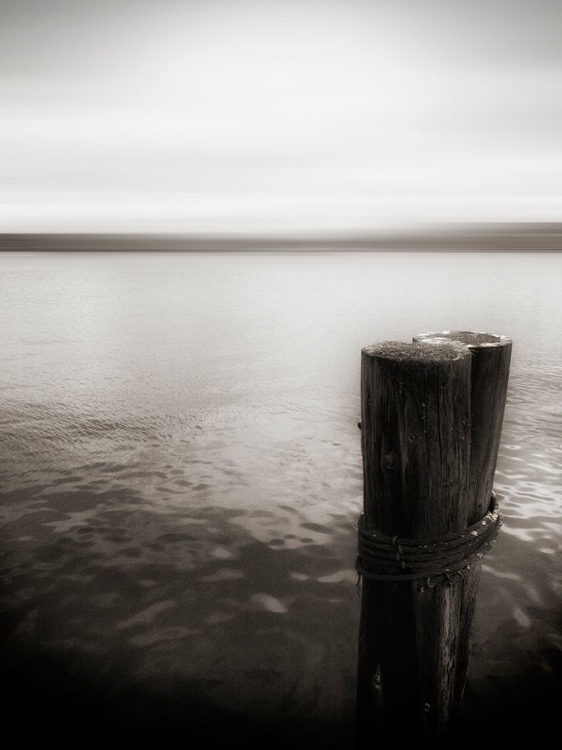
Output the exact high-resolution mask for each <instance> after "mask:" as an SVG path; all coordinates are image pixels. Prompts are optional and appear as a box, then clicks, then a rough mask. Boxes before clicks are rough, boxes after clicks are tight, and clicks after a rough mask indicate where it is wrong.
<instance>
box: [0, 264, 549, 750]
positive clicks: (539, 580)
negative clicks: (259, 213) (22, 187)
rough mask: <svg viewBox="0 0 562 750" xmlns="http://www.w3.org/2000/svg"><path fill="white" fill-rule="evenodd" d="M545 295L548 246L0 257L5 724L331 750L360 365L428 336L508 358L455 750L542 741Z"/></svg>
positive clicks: (358, 480)
mask: <svg viewBox="0 0 562 750" xmlns="http://www.w3.org/2000/svg"><path fill="white" fill-rule="evenodd" d="M561 290H562V254H537V255H533V254H513V255H510V254H506V253H503V254H493V253H490V254H477V255H471V254H462V253H457V254H452V255H447V254H443V253H439V254H431V253H421V254H416V253H399V254H391V253H373V254H369V253H351V254H345V253H327V254H321V253H317V254H307V253H303V254H296V253H287V254H283V253H275V254H263V255H258V254H243V253H236V254H227V253H224V254H223V253H217V254H188V255H180V254H168V255H158V254H156V253H155V254H138V255H135V254H115V255H107V254H100V255H96V254H83V255H75V254H64V255H62V254H61V255H53V254H48V255H31V254H30V255H25V254H20V255H16V254H12V255H8V254H5V255H1V256H0V361H1V369H0V456H1V461H0V488H1V496H2V527H1V555H2V589H1V605H2V632H3V645H2V656H3V662H4V670H3V683H4V687H7V688H8V700H7V703H6V704H5V719H4V720H3V722H4V730H5V732H6V733H7V732H8V731H9V729H10V727H11V728H13V729H14V730H15V731H16V732H17V737H18V743H21V744H24V743H25V741H26V740H32V741H34V742H37V741H41V742H43V741H51V740H52V741H55V742H56V743H57V746H59V747H61V746H62V747H80V746H84V745H88V744H90V743H92V744H95V745H100V744H107V743H111V742H113V741H118V742H120V743H123V742H124V743H127V742H131V743H138V742H140V741H141V740H146V741H147V744H150V745H152V746H159V747H176V746H178V747H179V746H182V747H184V746H186V745H189V741H190V740H193V741H194V742H195V746H202V745H203V744H204V743H205V742H207V741H211V740H215V741H216V740H218V741H222V742H226V741H228V742H235V741H238V740H239V741H241V742H243V743H245V745H246V746H254V745H255V746H256V747H257V746H258V745H259V746H260V747H261V746H264V745H266V746H271V745H272V744H276V743H277V742H278V741H279V742H282V743H285V744H287V745H288V744H291V745H292V746H295V747H300V746H303V747H304V746H307V747H310V746H315V747H341V748H346V747H351V746H352V740H353V713H354V699H355V695H354V693H355V669H356V663H355V661H356V641H357V630H358V615H359V598H358V595H357V591H356V587H355V584H356V574H355V572H354V569H353V566H354V560H355V547H356V538H355V535H356V532H355V529H354V527H353V523H354V521H355V520H356V518H357V516H358V514H359V513H360V510H361V493H362V470H361V455H360V445H359V431H358V430H357V426H356V425H357V420H358V417H359V411H360V401H359V398H360V397H359V364H360V349H361V347H362V346H366V345H368V344H371V343H374V342H376V341H381V340H385V339H401V340H406V341H407V340H410V338H411V336H412V335H413V334H415V333H418V332H422V331H427V330H441V329H445V328H447V329H470V330H481V331H488V332H490V333H501V334H505V335H508V336H510V337H512V338H513V340H514V353H513V362H512V375H511V380H510V393H509V403H508V405H507V410H506V417H505V423H504V431H503V441H502V448H501V454H500V458H499V464H498V470H497V474H496V490H497V491H498V494H499V496H500V499H501V504H502V509H503V513H504V519H505V525H504V528H503V530H502V533H501V535H500V539H499V541H498V543H497V545H496V546H495V547H494V549H493V551H492V552H491V553H490V554H489V555H488V556H487V557H486V558H485V560H484V567H483V576H482V581H481V585H480V590H479V597H478V609H477V616H476V623H475V633H474V649H473V656H472V660H471V666H470V672H469V682H468V687H467V694H466V699H465V710H464V716H463V727H462V733H461V735H460V737H459V747H460V746H461V745H462V744H463V743H464V742H466V743H467V744H468V745H472V743H474V742H478V745H479V747H480V748H482V747H486V742H487V740H488V738H490V736H491V735H492V733H493V732H495V733H496V734H498V736H499V737H500V738H501V739H502V740H509V741H511V740H515V739H518V738H520V736H521V732H522V731H523V730H531V731H532V732H533V735H534V737H535V738H536V739H540V738H541V737H542V735H543V734H545V733H546V730H547V729H548V728H549V727H551V726H556V719H557V713H558V710H559V707H560V705H561V703H560V701H561V697H562V692H561V673H562V655H561V650H562V628H561V609H562V608H561V601H562V597H561V593H562V582H561V576H560V573H561V567H562V566H561V563H560V549H561V542H562V499H561V492H560V486H561V478H562V396H561V383H562V301H561V299H562V297H561ZM545 736H546V734H545ZM264 738H265V739H264ZM490 746H492V745H491V744H490ZM493 746H494V747H497V744H494V745H493Z"/></svg>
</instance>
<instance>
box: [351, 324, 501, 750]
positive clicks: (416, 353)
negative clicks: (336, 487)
mask: <svg viewBox="0 0 562 750" xmlns="http://www.w3.org/2000/svg"><path fill="white" fill-rule="evenodd" d="M416 338H418V337H416ZM420 338H421V339H423V343H421V342H418V341H415V342H414V343H412V344H402V343H397V342H386V343H383V344H377V345H375V346H371V347H367V348H365V349H363V351H362V385H361V389H362V420H361V421H362V437H361V442H362V453H363V472H364V509H363V510H364V515H363V527H364V529H365V530H366V531H367V532H370V533H377V534H378V535H385V536H386V537H387V538H392V540H393V542H396V540H397V539H396V538H398V539H400V538H402V539H404V538H406V539H412V540H427V539H435V538H438V539H442V538H443V537H444V536H445V535H447V534H451V533H452V532H463V531H464V530H465V529H466V528H467V526H468V525H470V524H471V523H472V522H473V520H474V517H475V515H477V516H478V513H479V512H480V509H481V508H483V512H482V513H481V515H480V516H478V518H477V520H479V519H480V518H481V517H482V516H483V515H484V514H485V513H486V511H487V510H488V505H489V502H490V494H491V481H493V467H495V456H494V457H492V458H491V459H490V458H489V456H488V455H487V454H486V450H485V449H484V447H482V449H481V450H480V451H479V452H478V451H477V452H475V454H474V455H475V456H476V455H479V456H480V458H479V459H478V461H476V459H475V458H474V460H473V462H472V463H471V453H470V447H471V440H472V442H474V434H473V431H472V428H471V411H474V412H475V413H476V411H477V410H476V405H477V404H478V405H479V409H480V411H478V414H481V413H486V412H487V408H480V407H485V405H486V404H489V403H492V402H493V398H492V399H491V400H490V398H488V397H482V398H477V396H476V392H477V391H478V390H479V389H480V387H482V386H483V384H484V381H486V382H487V383H490V382H491V381H495V380H498V379H499V380H501V379H502V378H501V377H499V376H496V375H492V373H491V370H490V369H489V367H488V366H486V367H484V366H483V361H480V360H478V359H476V358H475V357H474V355H473V352H474V348H473V347H474V346H475V345H478V346H481V345H484V344H487V343H492V342H490V341H489V340H486V341H484V340H472V341H470V342H467V341H465V340H461V341H456V340H455V339H454V337H451V338H449V339H447V337H446V336H442V335H434V336H433V337H432V336H429V335H427V334H422V335H420ZM496 338H497V337H496ZM430 339H431V340H430ZM436 339H439V340H436ZM430 343H431V344H432V345H431V346H429V345H428V344H430ZM467 343H469V344H470V345H471V348H469V347H468V346H467ZM493 343H496V342H495V341H494V342H493ZM502 343H503V342H502ZM506 346H507V343H506ZM486 348H489V349H492V348H498V347H485V346H484V349H486ZM506 351H507V350H506ZM485 356H486V361H488V357H487V355H485ZM493 358H494V357H493V355H491V356H490V361H491V359H493ZM499 360H500V361H501V366H500V367H499V370H500V371H501V372H503V371H504V370H505V367H504V365H505V357H499ZM494 361H495V364H494V365H493V366H492V365H491V367H492V370H494V371H495V370H496V369H498V364H497V359H494ZM475 363H476V364H475ZM508 364H509V358H507V365H508ZM478 384H479V385H478ZM501 390H502V388H501V387H500V386H499V385H498V386H497V387H494V393H495V394H496V396H495V397H496V398H499V396H498V394H499V393H500V391H501ZM504 400H505V392H504ZM496 407H497V409H499V410H500V411H501V415H500V416H499V417H498V415H496V416H495V417H494V420H492V421H493V422H494V424H495V425H497V426H498V429H500V430H501V416H503V404H500V403H497V404H496ZM475 421H476V422H483V421H484V420H483V418H480V417H478V416H476V417H475ZM489 421H490V417H488V422H489ZM494 445H496V443H494V440H491V441H488V448H489V450H492V451H493V449H494ZM497 445H499V435H498V436H497ZM496 454H497V446H496ZM478 462H479V464H478ZM477 464H478V465H480V466H481V467H482V466H484V465H486V467H487V469H488V471H489V470H490V469H491V471H492V476H491V477H490V478H489V481H488V479H486V480H484V479H482V480H481V481H479V482H476V481H473V479H472V476H471V472H472V470H476V466H477ZM476 488H478V491H477V489H476ZM476 493H477V494H478V501H477V502H476V500H475V498H476ZM485 493H488V494H487V502H485V500H484V494H485ZM430 546H431V545H430ZM359 559H361V557H360V558H359ZM378 570H379V573H380V571H381V570H382V572H383V573H384V563H383V566H382V568H381V567H379V569H378ZM479 573H480V565H479V564H476V565H471V566H469V567H466V568H463V569H461V570H459V571H457V572H456V575H455V577H454V582H452V583H451V581H450V577H449V576H447V577H443V576H440V577H439V576H438V577H437V578H436V579H435V580H433V581H431V579H430V578H429V580H427V581H424V580H420V579H419V577H418V578H417V579H415V580H408V579H405V580H397V579H396V578H394V579H391V580H383V579H384V578H385V576H384V575H382V576H381V575H378V574H377V575H375V576H374V577H372V578H371V577H369V574H368V572H365V575H364V577H363V580H362V606H361V624H360V633H359V663H358V681H357V731H358V744H359V746H360V747H372V746H373V744H374V742H375V741H376V740H377V739H378V740H383V739H384V741H385V742H386V743H388V744H389V746H394V747H404V748H405V747H407V746H408V747H410V746H411V743H412V742H415V743H416V745H417V746H419V747H422V748H431V749H432V750H433V748H445V747H448V746H449V742H450V739H451V732H452V729H453V728H454V723H455V720H456V718H457V717H458V713H459V711H460V706H461V702H462V694H463V690H464V684H465V680H466V670H467V666H468V656H469V642H470V634H471V628H472V621H473V613H474V600H475V594H476V589H477V585H478V578H479ZM377 670H379V671H380V695H381V696H382V701H381V702H380V704H381V705H380V710H379V712H378V713H379V716H378V717H377V716H376V714H377V712H376V710H375V706H374V697H375V692H378V691H375V687H374V681H375V673H376V672H377ZM375 719H377V720H375Z"/></svg>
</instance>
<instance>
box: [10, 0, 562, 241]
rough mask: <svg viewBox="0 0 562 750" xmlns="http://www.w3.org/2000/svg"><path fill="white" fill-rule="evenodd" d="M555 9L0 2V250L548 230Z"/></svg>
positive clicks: (557, 174)
mask: <svg viewBox="0 0 562 750" xmlns="http://www.w3.org/2000/svg"><path fill="white" fill-rule="evenodd" d="M561 133H562V2H560V0H556V1H555V2H552V1H551V0H548V1H547V0H533V1H530V2H520V1H519V0H470V1H469V0H448V2H443V1H441V0H392V1H389V2H384V1H383V0H372V1H371V2H368V1H367V0H295V1H293V0H261V1H252V0H191V1H190V0H184V1H183V2H180V1H179V0H158V1H156V0H155V1H151V2H149V1H148V0H135V1H132V0H111V1H109V0H97V2H94V1H93V0H92V1H91V2H86V0H0V231H27V230H29V231H42V230H55V231H67V230H68V231H80V230H85V231H95V230H100V231H112V230H123V231H194V232H205V231H210V232H231V231H233V232H247V231H250V232H295V231H326V230H330V229H336V230H340V231H341V230H365V229H372V228H373V229H376V228H379V227H386V226H388V225H392V226H394V225H400V224H402V223H404V222H407V223H409V222H413V223H417V222H420V221H425V220H429V221H434V220H438V221H440V220H445V221H450V220H461V221H466V220H478V221H480V220H501V221H509V220H558V221H560V220H562V136H561Z"/></svg>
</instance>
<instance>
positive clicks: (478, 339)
mask: <svg viewBox="0 0 562 750" xmlns="http://www.w3.org/2000/svg"><path fill="white" fill-rule="evenodd" d="M414 341H418V342H423V343H425V344H441V343H444V342H447V341H457V342H459V343H461V344H465V345H466V346H468V347H469V348H482V347H496V346H508V345H509V344H511V343H512V341H511V339H510V338H508V337H507V336H501V335H498V334H495V333H485V332H484V331H434V332H431V333H418V334H417V336H414Z"/></svg>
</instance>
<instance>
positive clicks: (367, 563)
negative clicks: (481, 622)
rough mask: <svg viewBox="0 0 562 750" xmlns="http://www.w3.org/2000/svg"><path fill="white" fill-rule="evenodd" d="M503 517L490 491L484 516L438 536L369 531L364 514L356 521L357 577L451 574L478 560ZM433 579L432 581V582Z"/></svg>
mask: <svg viewBox="0 0 562 750" xmlns="http://www.w3.org/2000/svg"><path fill="white" fill-rule="evenodd" d="M501 525H502V518H501V514H500V510H499V504H498V500H497V497H496V495H495V493H494V492H492V497H491V502H490V507H489V509H488V512H487V513H486V515H485V516H484V517H483V518H482V519H480V520H479V521H477V522H476V523H474V524H472V526H469V527H468V528H466V529H464V530H463V531H457V532H453V533H451V534H447V535H445V536H442V537H438V538H428V539H406V538H402V537H399V536H394V537H388V536H385V535H384V534H381V533H379V532H378V531H368V530H367V529H366V528H365V526H364V516H363V515H361V516H360V518H359V522H358V552H359V555H358V557H357V560H356V563H355V569H356V570H357V573H358V574H359V576H360V577H361V576H364V577H365V578H370V579H373V580H377V581H416V580H426V581H427V583H428V586H432V585H434V582H435V579H438V578H445V579H446V581H447V583H449V584H450V583H451V577H452V576H453V575H454V574H455V573H458V572H459V571H461V570H463V569H464V568H469V567H470V564H471V562H472V561H473V560H475V559H481V558H482V557H484V555H485V554H486V552H488V551H489V549H490V546H491V545H492V544H493V543H494V542H495V541H496V538H497V535H498V533H499V530H500V527H501ZM432 581H433V583H432Z"/></svg>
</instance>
